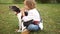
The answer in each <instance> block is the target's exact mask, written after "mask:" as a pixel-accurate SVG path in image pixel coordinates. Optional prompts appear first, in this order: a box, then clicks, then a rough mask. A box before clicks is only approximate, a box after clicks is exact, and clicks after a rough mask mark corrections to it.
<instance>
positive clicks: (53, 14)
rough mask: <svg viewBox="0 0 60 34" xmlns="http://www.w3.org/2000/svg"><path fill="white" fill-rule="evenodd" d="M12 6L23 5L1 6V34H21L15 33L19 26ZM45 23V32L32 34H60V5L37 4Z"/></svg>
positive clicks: (21, 5)
mask: <svg viewBox="0 0 60 34" xmlns="http://www.w3.org/2000/svg"><path fill="white" fill-rule="evenodd" d="M10 5H18V6H19V7H20V8H22V7H23V4H0V34H20V33H17V32H15V29H16V28H17V26H18V19H17V17H16V15H15V14H14V12H12V11H11V10H9V8H8V7H9V6H10ZM37 9H38V10H39V12H40V14H41V17H42V19H43V22H44V30H43V31H38V32H31V34H33V33H34V34H60V4H37Z"/></svg>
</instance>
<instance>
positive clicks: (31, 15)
mask: <svg viewBox="0 0 60 34" xmlns="http://www.w3.org/2000/svg"><path fill="white" fill-rule="evenodd" d="M27 12H28V16H24V17H23V18H22V20H23V21H29V20H32V19H33V20H34V21H40V15H39V13H38V11H37V9H36V8H34V9H31V10H29V11H27Z"/></svg>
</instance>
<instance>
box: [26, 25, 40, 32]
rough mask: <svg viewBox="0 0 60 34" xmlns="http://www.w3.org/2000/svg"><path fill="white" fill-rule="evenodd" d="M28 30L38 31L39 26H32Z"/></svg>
mask: <svg viewBox="0 0 60 34" xmlns="http://www.w3.org/2000/svg"><path fill="white" fill-rule="evenodd" d="M27 29H28V30H31V31H37V30H39V26H38V25H34V24H30V25H29V26H28V28H27Z"/></svg>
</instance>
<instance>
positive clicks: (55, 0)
mask: <svg viewBox="0 0 60 34" xmlns="http://www.w3.org/2000/svg"><path fill="white" fill-rule="evenodd" d="M23 1H24V0H0V3H15V4H16V3H18V4H19V3H23ZM36 2H37V3H60V0H36Z"/></svg>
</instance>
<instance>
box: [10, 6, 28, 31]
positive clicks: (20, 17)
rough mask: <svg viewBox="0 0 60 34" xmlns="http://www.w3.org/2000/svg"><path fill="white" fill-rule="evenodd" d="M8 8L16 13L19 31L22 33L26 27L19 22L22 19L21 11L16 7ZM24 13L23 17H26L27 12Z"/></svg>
mask: <svg viewBox="0 0 60 34" xmlns="http://www.w3.org/2000/svg"><path fill="white" fill-rule="evenodd" d="M9 8H10V9H11V10H12V11H14V12H16V15H17V17H18V19H19V29H20V30H22V31H23V30H24V29H25V28H26V27H25V26H24V25H23V24H24V23H23V22H22V20H21V19H22V15H21V10H20V9H19V8H18V7H16V6H9ZM24 13H25V16H27V15H28V13H27V12H24Z"/></svg>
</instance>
